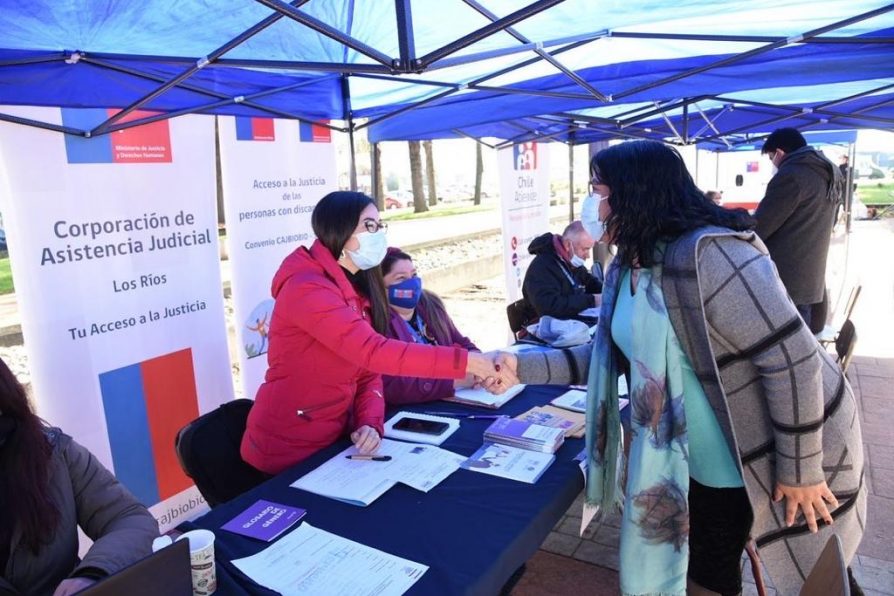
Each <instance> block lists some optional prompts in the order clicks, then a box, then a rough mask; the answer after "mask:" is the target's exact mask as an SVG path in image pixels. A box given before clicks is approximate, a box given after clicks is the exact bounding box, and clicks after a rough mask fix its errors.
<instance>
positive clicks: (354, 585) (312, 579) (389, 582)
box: [233, 522, 428, 596]
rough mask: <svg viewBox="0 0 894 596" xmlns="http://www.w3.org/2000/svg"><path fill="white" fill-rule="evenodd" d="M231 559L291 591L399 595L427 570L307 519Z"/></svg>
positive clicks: (317, 595)
mask: <svg viewBox="0 0 894 596" xmlns="http://www.w3.org/2000/svg"><path fill="white" fill-rule="evenodd" d="M233 564H234V565H235V566H236V567H238V568H239V570H240V571H242V572H243V573H244V574H245V575H247V576H248V577H250V578H251V579H252V580H254V581H255V582H256V583H259V584H261V585H262V586H264V587H266V588H270V589H271V590H276V591H277V592H280V593H282V594H288V595H290V596H291V595H293V594H294V595H300V594H312V595H313V596H373V595H375V596H400V595H401V594H403V593H404V592H406V591H407V590H409V589H410V587H411V586H412V585H413V584H414V583H416V581H417V580H418V579H419V578H420V577H422V574H423V573H425V572H426V571H428V566H427V565H422V564H420V563H415V562H413V561H410V560H408V559H402V558H401V557H396V556H394V555H390V554H388V553H386V552H383V551H380V550H378V549H375V548H372V547H370V546H366V545H363V544H360V543H358V542H354V541H352V540H348V539H347V538H342V537H341V536H337V535H335V534H332V533H330V532H326V531H325V530H320V529H319V528H315V527H313V526H311V525H310V524H308V523H307V522H304V523H303V524H301V525H300V526H299V527H298V529H296V530H295V531H293V532H291V533H289V534H286V535H285V536H283V537H282V538H281V539H280V540H279V541H278V542H276V543H275V544H273V545H272V546H268V547H267V548H265V549H264V550H262V551H261V552H259V553H258V554H256V555H252V556H250V557H246V558H244V559H234V560H233Z"/></svg>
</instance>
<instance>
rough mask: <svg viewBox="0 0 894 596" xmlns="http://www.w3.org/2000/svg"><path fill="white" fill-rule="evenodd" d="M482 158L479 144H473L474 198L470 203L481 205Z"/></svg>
mask: <svg viewBox="0 0 894 596" xmlns="http://www.w3.org/2000/svg"><path fill="white" fill-rule="evenodd" d="M483 175H484V158H483V157H482V155H481V143H475V197H474V198H473V199H472V202H473V203H474V204H475V205H480V204H481V179H482V178H483V177H484V176H483Z"/></svg>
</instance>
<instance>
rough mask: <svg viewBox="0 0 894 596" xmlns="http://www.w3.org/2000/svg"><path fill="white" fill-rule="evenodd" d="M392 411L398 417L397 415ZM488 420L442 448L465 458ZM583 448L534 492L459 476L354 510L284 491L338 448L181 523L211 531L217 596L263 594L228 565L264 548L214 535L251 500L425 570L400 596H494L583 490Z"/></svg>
mask: <svg viewBox="0 0 894 596" xmlns="http://www.w3.org/2000/svg"><path fill="white" fill-rule="evenodd" d="M565 390H566V389H565V388H562V387H546V386H531V387H527V388H526V389H525V390H524V391H523V392H522V393H521V394H519V395H518V396H516V397H515V398H513V399H512V400H510V401H509V402H508V403H507V404H505V405H504V406H503V407H502V408H500V409H499V410H496V411H489V410H484V409H481V408H470V407H467V406H462V405H458V404H449V403H446V402H433V403H430V404H419V405H416V406H412V407H404V408H400V410H416V411H440V412H464V413H470V412H473V411H474V413H478V414H489V413H498V414H507V415H509V416H515V415H517V414H520V413H522V412H524V411H526V410H528V409H530V408H531V407H534V406H536V405H542V404H545V403H548V402H549V400H550V399H552V398H553V397H555V396H557V395H559V394H560V393H562V392H564V391H565ZM395 411H398V410H395ZM490 422H491V421H490V420H463V421H462V423H461V425H460V429H459V430H458V431H457V432H456V433H454V434H453V435H452V436H451V437H450V438H448V439H447V440H446V441H445V442H444V443H443V444H442V445H441V447H442V448H444V449H448V450H450V451H453V452H454V453H459V454H461V455H471V454H472V453H474V452H475V451H476V450H477V449H478V448H479V447H480V446H481V444H482V435H483V432H484V429H485V428H487V426H488V425H489V424H490ZM583 443H584V441H583V439H568V440H566V441H565V444H564V445H563V446H562V448H561V449H560V450H559V451H558V452H557V453H556V461H555V462H554V463H553V464H552V466H550V468H549V469H548V470H547V471H546V472H545V473H544V474H543V476H542V477H541V478H540V480H538V481H537V483H536V484H533V485H531V484H525V483H521V482H517V481H513V480H508V479H505V478H497V477H494V476H489V475H487V474H481V473H478V472H472V471H468V470H462V469H461V470H457V471H456V472H455V473H454V474H452V475H451V476H450V477H449V478H447V479H446V480H444V481H443V482H442V483H441V484H439V485H438V486H437V487H435V488H434V489H432V490H431V491H430V492H428V493H423V492H420V491H417V490H415V489H412V488H409V487H407V486H404V485H402V484H397V485H395V486H394V487H393V488H391V489H390V490H389V491H388V492H386V493H385V494H384V495H382V496H381V497H379V498H378V499H377V500H376V501H375V502H374V503H372V504H371V505H369V506H368V507H356V506H353V505H348V504H345V503H341V502H339V501H335V500H333V499H328V498H326V497H321V496H318V495H314V494H312V493H308V492H305V491H303V490H298V489H294V488H291V487H290V486H289V484H290V483H292V482H294V481H295V480H296V479H297V478H299V477H301V476H302V475H304V474H305V473H307V472H309V471H310V470H312V469H314V468H316V467H317V466H319V465H320V464H322V463H323V462H325V461H326V460H328V459H330V458H331V457H333V456H334V455H336V454H337V453H339V452H340V451H342V450H343V449H345V448H346V447H347V446H348V445H349V443H348V442H347V441H346V440H345V441H340V442H339V443H337V444H335V445H332V446H331V447H329V448H327V449H324V450H322V451H321V452H319V453H317V454H315V455H314V456H312V457H310V458H309V459H307V460H306V461H304V462H301V463H300V464H298V465H296V466H294V467H293V468H290V469H289V470H287V471H285V472H283V473H281V474H279V475H278V476H276V477H274V478H272V479H271V480H269V481H267V482H265V483H264V484H262V485H260V486H258V487H256V488H255V489H253V490H251V491H249V492H247V493H245V494H244V495H242V496H240V497H239V498H237V499H234V500H233V501H231V502H229V503H225V504H223V505H220V506H218V507H216V508H214V509H213V510H212V511H211V512H209V513H207V514H206V515H204V516H202V517H201V518H199V519H197V520H195V521H194V522H193V523H190V524H188V525H187V524H184V526H183V529H184V530H186V529H192V528H196V527H199V528H207V529H210V530H213V531H215V534H216V535H217V539H216V542H215V546H216V554H217V558H218V567H219V578H220V582H219V583H220V588H219V592H218V593H219V594H230V593H234V594H246V593H247V594H270V593H271V592H270V591H269V590H265V589H263V588H261V587H260V586H257V585H254V584H253V582H251V581H250V580H248V578H246V577H245V576H244V575H242V574H241V573H240V572H239V571H238V569H236V568H235V567H233V566H232V565H231V564H229V563H228V561H229V560H230V559H236V558H240V557H245V556H249V555H253V554H255V553H257V552H258V551H260V550H262V549H263V548H265V547H266V546H268V545H267V543H264V542H260V541H257V540H252V539H250V538H246V537H243V536H240V535H237V534H233V533H231V532H227V531H226V530H220V529H219V528H220V526H222V525H223V524H225V523H226V522H228V521H229V520H230V519H232V518H233V517H235V516H236V515H238V514H239V513H241V512H242V511H243V510H244V509H246V508H247V507H248V506H250V505H251V504H253V503H254V502H255V501H257V500H258V499H267V500H269V501H273V502H278V503H283V504H286V505H292V506H295V507H302V508H304V509H306V510H307V515H306V516H305V517H304V520H306V521H307V522H309V523H310V524H311V525H313V526H315V527H317V528H321V529H323V530H326V531H329V532H332V533H334V534H338V535H339V536H343V537H345V538H349V539H351V540H354V541H357V542H360V543H362V544H366V545H368V546H371V547H374V548H377V549H380V550H382V551H385V552H387V553H390V554H393V555H397V556H400V557H405V558H407V559H410V560H412V561H416V562H419V563H423V564H425V565H428V566H429V570H428V571H427V572H426V573H425V574H424V575H423V576H422V578H421V579H420V580H419V581H418V582H417V583H416V584H415V585H414V586H413V587H412V588H411V589H410V591H409V592H407V594H420V595H421V594H425V595H431V594H498V593H499V591H500V588H501V587H502V586H503V585H504V584H505V583H506V581H507V580H508V579H509V578H510V576H511V575H512V574H513V572H515V571H516V570H517V569H518V568H519V567H520V566H521V565H522V564H524V562H525V561H527V560H528V559H529V558H530V557H531V556H532V555H533V554H534V553H535V552H536V551H537V549H538V548H539V546H540V544H541V543H542V542H543V540H544V539H545V538H546V536H547V534H548V533H549V531H550V529H551V528H552V527H553V526H554V525H555V523H556V522H557V521H558V520H559V518H561V516H562V515H563V514H564V513H565V511H567V510H568V508H569V507H570V505H571V503H572V501H573V500H574V498H575V497H576V496H577V495H578V494H579V493H580V491H581V489H582V488H583V475H582V474H581V472H580V469H579V467H578V464H577V462H575V461H573V458H574V456H575V455H577V454H578V453H579V452H580V451H581V449H583Z"/></svg>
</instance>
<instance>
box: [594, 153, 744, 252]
mask: <svg viewBox="0 0 894 596" xmlns="http://www.w3.org/2000/svg"><path fill="white" fill-rule="evenodd" d="M590 173H591V175H592V176H594V177H598V178H599V179H600V180H602V182H603V183H604V184H606V185H607V186H608V187H609V188H610V189H611V194H610V195H609V197H608V204H609V206H610V207H611V211H612V212H611V215H610V216H609V217H608V219H607V220H606V222H605V225H606V228H607V229H608V231H609V232H610V233H611V234H612V242H613V243H614V244H616V245H617V246H618V249H619V250H618V258H619V259H620V262H621V263H622V264H623V265H627V266H632V265H635V264H638V265H639V266H642V267H650V266H652V265H653V264H654V253H655V245H656V244H657V243H658V242H661V241H665V242H670V241H673V240H675V239H677V238H678V237H680V236H681V235H683V234H685V233H686V232H688V231H690V230H694V229H697V228H701V227H704V226H711V225H713V226H721V227H725V228H730V229H733V230H748V229H750V228H752V227H754V225H755V221H754V218H752V217H751V216H750V215H748V212H747V211H745V210H744V209H725V208H724V207H720V206H719V205H715V204H714V202H713V201H711V200H709V199H707V198H706V197H705V195H704V193H702V191H700V190H699V189H698V187H696V185H695V182H693V180H692V176H690V175H689V171H688V170H687V169H686V164H685V163H683V158H682V157H680V154H679V153H678V152H677V150H676V149H674V148H673V147H669V146H668V145H665V144H663V143H659V142H657V141H630V142H625V143H620V144H618V145H614V146H612V147H609V148H607V149H603V150H602V151H600V152H599V153H597V154H596V155H595V156H594V157H593V159H592V160H591V161H590Z"/></svg>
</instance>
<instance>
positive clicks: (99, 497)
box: [0, 360, 158, 596]
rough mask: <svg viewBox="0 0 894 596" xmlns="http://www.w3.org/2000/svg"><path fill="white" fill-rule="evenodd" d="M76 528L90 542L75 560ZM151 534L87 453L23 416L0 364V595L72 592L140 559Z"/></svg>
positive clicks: (19, 394)
mask: <svg viewBox="0 0 894 596" xmlns="http://www.w3.org/2000/svg"><path fill="white" fill-rule="evenodd" d="M79 526H80V528H81V529H82V530H83V531H84V533H85V534H87V536H88V537H89V538H90V539H92V540H93V545H92V546H91V547H90V549H89V550H88V551H87V553H86V554H85V555H84V558H83V559H78V527H79ZM157 536H158V524H157V523H156V522H155V519H154V518H153V517H152V515H151V514H150V513H149V511H148V510H147V509H146V508H145V507H144V506H143V505H141V504H140V503H139V502H137V500H136V499H135V498H134V496H133V495H131V494H130V493H129V492H128V491H127V489H126V488H124V487H123V486H122V485H121V484H119V483H118V481H117V480H115V477H114V476H112V474H110V473H109V471H108V470H106V469H105V468H104V467H103V466H102V464H101V463H99V462H98V461H97V460H96V458H95V457H93V455H92V454H91V453H90V452H89V451H87V449H85V448H84V447H82V446H80V445H78V444H77V443H76V442H75V441H74V440H73V439H72V438H71V437H69V436H68V435H66V434H64V433H63V432H62V431H61V430H59V429H58V428H50V427H48V426H47V425H46V424H44V422H43V421H42V420H41V419H40V418H38V417H37V416H36V415H35V414H34V413H33V412H32V411H31V406H30V404H29V403H28V397H27V396H26V395H25V390H24V388H22V385H21V384H19V382H18V381H17V380H16V378H15V376H13V374H12V372H10V370H9V368H8V367H7V366H6V363H5V362H3V361H2V360H0V594H33V595H37V596H42V595H47V596H49V595H50V594H53V595H54V596H67V595H68V594H75V593H77V592H80V591H81V590H83V589H84V588H86V587H87V586H89V585H91V584H93V583H95V582H96V581H97V580H99V579H101V578H103V577H105V576H107V575H111V574H113V573H115V572H117V571H119V570H121V569H123V568H124V567H127V566H128V565H130V564H131V563H134V562H135V561H137V560H139V559H141V558H143V557H145V556H147V555H148V554H149V553H150V552H152V540H153V538H155V537H157Z"/></svg>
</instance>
